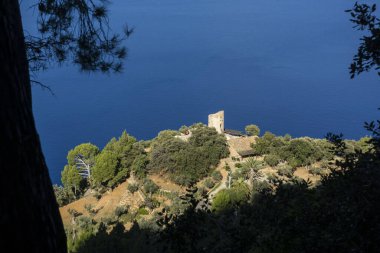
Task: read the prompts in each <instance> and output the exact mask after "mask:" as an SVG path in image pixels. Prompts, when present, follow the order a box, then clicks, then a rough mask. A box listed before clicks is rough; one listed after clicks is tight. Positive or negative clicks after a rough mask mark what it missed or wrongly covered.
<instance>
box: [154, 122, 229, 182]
mask: <svg viewBox="0 0 380 253" xmlns="http://www.w3.org/2000/svg"><path fill="white" fill-rule="evenodd" d="M191 131H192V136H191V137H190V138H189V141H188V142H186V141H182V140H180V139H178V138H175V137H174V136H173V134H174V133H173V132H160V134H159V136H158V137H157V138H156V139H155V141H154V145H153V148H152V152H151V154H150V163H149V165H148V168H149V169H151V170H153V171H157V172H159V171H164V172H166V173H167V174H168V175H169V177H170V179H171V180H173V181H174V182H176V183H178V184H181V185H189V184H191V183H192V182H194V181H198V180H200V179H201V178H203V177H205V176H207V175H208V174H209V173H210V171H211V170H212V168H213V167H215V166H216V165H217V164H218V163H219V160H220V159H221V158H224V157H226V156H227V155H228V148H227V146H226V140H225V138H224V136H222V135H220V134H218V133H217V132H216V130H215V129H213V128H208V127H205V126H203V125H202V126H197V127H196V128H192V129H191Z"/></svg>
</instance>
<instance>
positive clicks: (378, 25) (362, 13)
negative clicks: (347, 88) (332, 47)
mask: <svg viewBox="0 0 380 253" xmlns="http://www.w3.org/2000/svg"><path fill="white" fill-rule="evenodd" d="M346 12H349V13H350V14H351V22H352V23H354V24H355V26H354V27H355V28H357V29H358V30H361V31H365V32H366V34H365V35H363V37H362V38H361V39H360V40H361V43H360V46H359V48H358V52H357V53H356V55H355V56H354V59H353V62H352V64H351V66H350V74H351V78H354V77H355V75H359V74H360V73H362V72H365V71H369V70H371V69H372V68H375V69H376V70H377V71H378V70H379V69H380V19H379V18H377V17H376V15H375V13H376V4H373V5H368V4H358V3H357V2H356V3H355V5H354V7H353V8H352V9H350V10H347V11H346ZM378 74H379V75H380V71H378Z"/></svg>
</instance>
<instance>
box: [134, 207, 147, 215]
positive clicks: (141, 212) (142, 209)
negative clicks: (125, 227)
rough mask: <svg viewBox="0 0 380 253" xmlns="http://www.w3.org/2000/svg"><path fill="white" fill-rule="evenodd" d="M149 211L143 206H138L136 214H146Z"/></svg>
mask: <svg viewBox="0 0 380 253" xmlns="http://www.w3.org/2000/svg"><path fill="white" fill-rule="evenodd" d="M148 214H149V212H148V210H146V209H145V208H143V207H140V208H139V210H137V215H148Z"/></svg>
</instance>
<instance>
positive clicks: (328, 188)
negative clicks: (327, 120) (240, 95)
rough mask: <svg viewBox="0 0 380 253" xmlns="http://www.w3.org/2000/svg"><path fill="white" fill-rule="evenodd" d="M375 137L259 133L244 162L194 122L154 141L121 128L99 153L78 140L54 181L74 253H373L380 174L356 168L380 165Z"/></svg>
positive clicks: (221, 137) (210, 131) (223, 140)
mask: <svg viewBox="0 0 380 253" xmlns="http://www.w3.org/2000/svg"><path fill="white" fill-rule="evenodd" d="M259 132H260V129H259V128H258V127H257V126H255V127H254V128H253V127H249V128H247V134H250V135H251V134H252V133H255V134H258V133H259ZM374 140H376V138H373V137H371V138H370V137H365V138H362V139H360V140H359V141H353V140H342V139H341V138H340V137H339V136H334V135H329V138H328V139H313V138H309V137H303V138H292V137H291V136H290V135H285V136H276V135H274V134H272V133H270V132H265V133H264V134H263V135H262V136H261V137H259V138H257V139H256V142H255V143H253V144H252V147H251V148H252V150H253V153H254V155H253V156H252V157H247V158H243V159H242V158H239V157H233V156H231V155H229V154H230V152H229V149H231V147H229V146H228V142H227V140H226V138H225V136H224V135H221V134H218V133H217V132H216V131H215V129H213V128H208V127H206V126H205V125H203V124H194V125H193V126H190V127H182V128H181V129H180V130H179V131H174V130H165V131H162V132H160V133H159V134H158V136H157V137H156V138H154V139H152V140H149V141H137V140H136V139H135V138H134V137H132V136H130V135H128V134H127V133H126V132H125V131H124V132H123V133H122V135H121V136H120V137H119V138H118V139H116V138H113V139H111V140H110V142H109V143H108V144H107V145H106V146H105V147H104V148H103V149H102V150H100V149H99V148H98V147H96V146H94V145H93V144H90V143H85V144H80V145H78V146H76V147H75V148H73V149H72V150H70V151H69V153H68V156H67V160H68V164H67V165H66V166H65V167H64V170H63V171H62V183H63V187H59V186H55V190H56V195H57V200H58V202H59V203H60V205H62V206H63V207H62V208H61V210H60V211H61V216H62V218H63V221H64V224H65V227H66V233H67V237H68V248H69V252H124V251H125V250H126V249H128V250H129V251H130V252H290V251H292V250H293V249H296V250H295V252H305V251H306V252H324V251H328V250H329V249H336V252H345V251H339V250H340V249H344V248H345V249H347V250H348V249H352V248H353V249H356V248H357V249H363V248H364V249H368V247H370V246H369V245H366V244H365V239H364V237H370V236H375V234H376V231H378V230H377V229H378V226H377V225H374V224H378V223H375V220H376V219H378V215H377V214H374V213H373V211H374V209H373V208H374V206H373V202H372V201H373V199H374V198H375V197H376V196H378V195H376V194H378V193H379V190H378V188H376V190H374V187H375V185H376V184H377V182H373V180H372V176H374V175H375V174H376V173H378V171H375V170H367V169H366V168H364V167H363V165H364V164H366V163H365V162H366V161H367V159H372V160H376V159H378V157H377V155H378V154H377V153H376V152H378V150H377V149H376V143H375V142H374ZM231 153H232V152H231ZM376 161H377V162H378V161H379V160H376ZM85 168H89V169H88V171H86V169H85ZM368 187H369V188H368ZM373 190H374V191H373ZM361 195H363V196H366V197H365V198H358V196H361ZM358 213H359V215H356V214H358ZM368 215H372V218H371V219H368V220H365V219H367V218H368V217H369V216H368ZM338 217H340V218H338ZM343 217H344V218H343ZM374 219H375V220H374ZM372 222H374V223H372ZM327 224H330V225H327ZM331 224H332V225H331ZM350 224H351V225H350ZM352 224H356V225H354V227H350V226H352ZM367 229H370V230H369V231H371V232H369V231H367ZM221 231H223V232H221ZM273 241H276V245H273ZM348 241H350V243H349V244H348V243H347V242H348ZM338 249H339V250H338ZM292 252H293V251H292ZM366 252H368V251H366Z"/></svg>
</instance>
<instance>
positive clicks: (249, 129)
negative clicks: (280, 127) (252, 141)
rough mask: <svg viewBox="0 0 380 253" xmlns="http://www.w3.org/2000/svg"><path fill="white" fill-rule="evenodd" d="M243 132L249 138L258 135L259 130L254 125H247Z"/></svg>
mask: <svg viewBox="0 0 380 253" xmlns="http://www.w3.org/2000/svg"><path fill="white" fill-rule="evenodd" d="M245 132H246V134H247V135H250V136H254V135H260V128H259V127H258V126H256V125H248V126H246V127H245Z"/></svg>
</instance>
